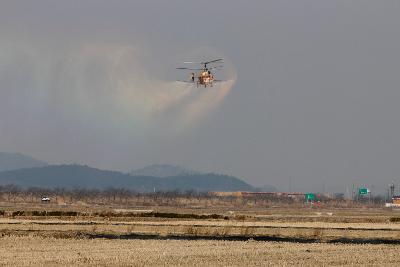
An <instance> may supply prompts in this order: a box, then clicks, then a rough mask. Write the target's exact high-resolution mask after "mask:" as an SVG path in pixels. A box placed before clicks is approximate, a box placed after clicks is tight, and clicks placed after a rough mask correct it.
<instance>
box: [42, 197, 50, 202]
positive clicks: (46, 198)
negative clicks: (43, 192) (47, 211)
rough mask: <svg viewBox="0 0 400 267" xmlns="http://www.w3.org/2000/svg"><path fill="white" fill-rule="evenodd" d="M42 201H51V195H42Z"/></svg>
mask: <svg viewBox="0 0 400 267" xmlns="http://www.w3.org/2000/svg"><path fill="white" fill-rule="evenodd" d="M42 202H50V198H49V197H42Z"/></svg>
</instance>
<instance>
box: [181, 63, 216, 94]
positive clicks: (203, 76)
mask: <svg viewBox="0 0 400 267" xmlns="http://www.w3.org/2000/svg"><path fill="white" fill-rule="evenodd" d="M183 63H184V64H198V65H203V67H202V68H186V67H179V68H176V69H178V70H192V71H200V72H199V74H198V75H197V76H196V73H194V72H192V73H191V76H190V80H189V81H180V82H185V83H192V84H196V86H197V87H199V86H202V85H204V87H207V86H211V87H212V86H213V84H214V83H216V82H223V80H216V79H215V78H214V74H213V73H212V72H211V70H219V69H221V68H222V67H223V66H222V65H218V66H211V67H208V66H207V65H209V64H211V63H222V58H219V59H214V60H209V61H204V62H193V61H186V62H183Z"/></svg>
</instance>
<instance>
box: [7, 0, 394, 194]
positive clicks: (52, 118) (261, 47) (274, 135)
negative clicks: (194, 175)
mask: <svg viewBox="0 0 400 267" xmlns="http://www.w3.org/2000/svg"><path fill="white" fill-rule="evenodd" d="M399 14H400V2H399V1H396V0H393V1H390V0H387V1H375V0H354V1H348V0H342V1H336V0H325V1H324V0H323V1H321V0H315V1H309V0H297V1H295V0H292V1H285V0H276V1H244V0H243V1H237V0H236V1H233V0H225V1H222V0H221V1H215V0H214V1H208V0H203V1H183V0H182V1H177V0H169V1H161V0H159V1H144V0H143V1H105V0H103V1H102V0H86V1H72V0H71V1H53V0H48V1H41V0H38V1H1V2H0V150H1V151H11V152H21V153H26V154H29V155H31V156H34V157H37V158H39V159H42V160H46V161H48V162H51V163H64V162H78V163H84V164H88V165H91V166H94V167H99V168H106V169H115V170H123V171H127V170H129V169H132V168H138V167H142V166H144V165H147V164H152V163H170V164H179V165H183V166H185V167H190V168H194V169H198V170H208V171H214V172H221V173H227V174H232V175H236V176H238V177H241V178H243V179H245V180H246V181H248V182H250V183H252V184H254V185H263V184H271V185H275V186H278V187H279V188H280V189H282V190H287V189H288V187H289V177H292V179H293V186H292V187H293V189H294V190H299V191H315V190H322V188H323V187H325V189H326V190H329V191H344V190H345V186H350V185H351V184H352V183H353V182H355V183H360V184H361V183H365V184H366V185H368V186H375V187H376V188H378V187H380V188H383V187H385V186H386V185H387V184H388V183H389V182H391V181H392V180H393V179H395V180H396V179H397V181H398V182H399V183H400V179H398V178H397V177H400V164H399V160H400V138H399V136H400V116H399V114H400V105H399V104H398V103H399V100H400V88H399V84H400V75H399V70H400V53H399V48H400V16H399ZM220 56H221V57H223V58H224V59H226V66H227V70H225V72H223V73H221V76H224V77H223V78H224V79H229V80H231V79H232V80H235V81H234V82H233V81H232V82H231V83H229V84H224V85H222V86H219V87H215V88H213V89H215V90H214V91H210V89H207V90H205V91H199V90H198V89H194V90H191V89H190V88H187V87H186V86H182V85H181V84H177V83H175V82H174V80H175V79H177V78H182V75H183V74H182V73H179V72H176V71H175V67H177V66H178V64H179V62H181V61H183V60H191V59H196V60H197V59H199V58H201V57H204V59H208V58H213V57H220Z"/></svg>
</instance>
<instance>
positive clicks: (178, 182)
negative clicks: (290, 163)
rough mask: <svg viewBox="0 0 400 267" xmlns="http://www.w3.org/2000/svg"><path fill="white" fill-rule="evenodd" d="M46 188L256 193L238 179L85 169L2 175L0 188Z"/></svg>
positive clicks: (61, 168)
mask: <svg viewBox="0 0 400 267" xmlns="http://www.w3.org/2000/svg"><path fill="white" fill-rule="evenodd" d="M5 184H15V185H18V186H21V187H44V188H56V187H64V188H88V189H106V188H111V187H113V188H126V189H129V190H133V191H138V192H152V191H153V190H156V191H174V190H181V191H187V190H194V191H202V192H205V191H254V190H255V188H254V187H253V186H252V185H250V184H248V183H246V182H244V181H243V180H240V179H239V178H236V177H233V176H228V175H222V174H212V173H209V174H189V175H180V176H168V177H153V176H133V175H130V174H125V173H122V172H118V171H108V170H100V169H96V168H91V167H89V166H85V165H77V164H73V165H48V166H45V167H35V168H25V169H20V170H12V171H3V172H0V185H5Z"/></svg>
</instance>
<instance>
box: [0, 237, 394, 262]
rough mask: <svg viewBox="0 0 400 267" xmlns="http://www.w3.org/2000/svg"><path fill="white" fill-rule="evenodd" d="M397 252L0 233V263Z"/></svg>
mask: <svg viewBox="0 0 400 267" xmlns="http://www.w3.org/2000/svg"><path fill="white" fill-rule="evenodd" d="M399 252H400V250H399V247H398V246H395V245H344V244H298V243H281V242H259V241H215V240H208V241H205V240H198V241H186V240H106V239H95V240H90V239H55V238H41V237H15V236H10V237H3V238H0V255H2V256H1V257H0V265H2V266H4V265H6V266H15V265H17V266H31V265H37V266H57V265H58V266H72V265H73V266H128V265H129V266H145V265H146V266H160V265H170V266H266V265H274V266H292V265H306V264H307V265H311V264H312V265H315V266H335V265H336V266H343V265H376V266H378V265H380V266H382V265H385V266H390V265H391V266H398V265H399V264H400V253H399Z"/></svg>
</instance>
